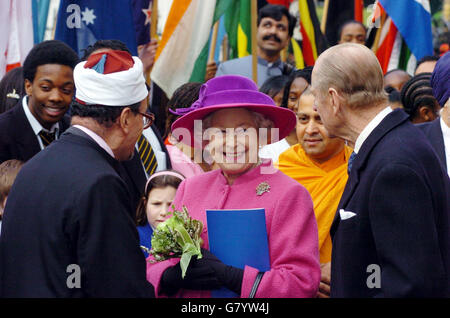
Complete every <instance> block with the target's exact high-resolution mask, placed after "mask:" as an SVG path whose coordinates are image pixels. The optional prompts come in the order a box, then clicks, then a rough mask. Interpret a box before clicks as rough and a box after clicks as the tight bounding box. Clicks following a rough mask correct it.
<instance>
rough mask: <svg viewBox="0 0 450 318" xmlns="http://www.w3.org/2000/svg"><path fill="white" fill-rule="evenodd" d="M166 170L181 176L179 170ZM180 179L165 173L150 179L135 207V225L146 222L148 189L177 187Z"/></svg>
mask: <svg viewBox="0 0 450 318" xmlns="http://www.w3.org/2000/svg"><path fill="white" fill-rule="evenodd" d="M166 171H170V172H176V173H178V174H180V175H181V176H183V175H182V174H181V173H180V172H178V171H175V170H166ZM183 177H184V176H183ZM181 181H183V180H181V179H180V178H178V177H175V176H172V175H167V174H164V175H160V176H157V177H154V178H153V179H151V180H150V182H149V183H148V185H147V191H146V192H145V193H144V195H143V196H142V197H141V199H140V200H139V204H138V207H137V209H136V225H138V226H140V225H145V224H146V223H147V222H148V220H147V213H146V210H147V200H148V195H149V194H150V191H152V190H153V189H161V188H165V187H174V188H175V189H178V186H179V185H180V183H181Z"/></svg>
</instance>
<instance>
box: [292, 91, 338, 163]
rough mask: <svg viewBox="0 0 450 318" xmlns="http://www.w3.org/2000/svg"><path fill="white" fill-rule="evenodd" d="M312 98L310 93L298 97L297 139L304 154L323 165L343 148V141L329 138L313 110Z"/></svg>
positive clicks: (318, 116) (317, 114)
mask: <svg viewBox="0 0 450 318" xmlns="http://www.w3.org/2000/svg"><path fill="white" fill-rule="evenodd" d="M313 105H314V96H313V95H312V94H310V93H306V94H303V95H302V96H301V97H300V100H299V103H298V111H297V118H298V121H297V138H298V141H299V143H300V145H301V146H302V148H303V150H304V151H305V153H306V154H307V155H308V156H309V157H310V158H311V159H312V160H314V161H316V162H318V163H323V162H325V161H327V160H329V159H331V158H332V157H334V156H335V155H336V154H338V153H339V152H340V151H341V150H342V149H343V148H344V141H343V140H342V139H339V138H330V137H329V135H328V132H327V130H326V129H325V127H324V126H323V123H322V120H321V118H320V115H319V113H318V112H317V111H315V110H314V108H313Z"/></svg>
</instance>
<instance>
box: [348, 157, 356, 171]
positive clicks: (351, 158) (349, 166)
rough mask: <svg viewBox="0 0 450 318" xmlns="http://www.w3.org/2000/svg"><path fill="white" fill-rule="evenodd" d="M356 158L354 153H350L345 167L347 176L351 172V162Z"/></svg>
mask: <svg viewBox="0 0 450 318" xmlns="http://www.w3.org/2000/svg"><path fill="white" fill-rule="evenodd" d="M355 158H356V152H354V151H353V152H352V154H351V155H350V158H348V166H347V171H348V174H350V171H351V170H352V165H353V160H355Z"/></svg>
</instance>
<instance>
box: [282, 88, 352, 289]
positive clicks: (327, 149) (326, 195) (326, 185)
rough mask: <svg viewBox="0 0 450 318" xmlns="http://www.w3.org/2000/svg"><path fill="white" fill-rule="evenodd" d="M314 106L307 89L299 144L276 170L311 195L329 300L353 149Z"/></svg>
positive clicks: (300, 110) (300, 117)
mask: <svg viewBox="0 0 450 318" xmlns="http://www.w3.org/2000/svg"><path fill="white" fill-rule="evenodd" d="M313 105H314V96H313V95H312V92H311V91H310V89H309V88H308V89H307V90H306V91H305V92H303V94H302V95H301V96H300V99H299V101H298V110H297V117H298V121H297V138H298V140H299V143H298V144H296V145H294V146H292V147H291V148H289V149H288V150H286V151H285V152H283V153H282V154H281V155H280V157H279V159H278V162H277V163H275V166H276V167H277V168H278V169H279V170H280V171H282V172H283V173H284V174H286V175H288V176H289V177H291V178H293V179H295V180H297V181H298V182H300V183H301V184H302V185H303V186H304V187H305V188H306V189H307V190H308V191H309V193H310V195H311V198H312V200H313V203H314V212H315V215H316V219H317V226H318V230H319V252H320V263H321V265H322V283H321V287H320V288H319V296H327V294H329V276H330V272H329V270H330V261H331V247H332V243H331V236H330V228H331V224H332V223H333V219H334V216H335V214H336V209H337V206H338V203H339V200H340V198H341V196H342V193H343V192H344V187H345V184H346V182H347V178H348V174H347V162H348V159H349V157H350V154H351V153H352V149H351V148H350V147H348V146H346V145H345V142H344V140H342V139H338V138H330V137H329V136H328V132H327V131H326V129H325V127H324V126H323V125H322V121H321V119H320V116H319V114H318V113H317V112H316V111H314V108H313Z"/></svg>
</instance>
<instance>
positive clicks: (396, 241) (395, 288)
mask: <svg viewBox="0 0 450 318" xmlns="http://www.w3.org/2000/svg"><path fill="white" fill-rule="evenodd" d="M449 200H450V183H449V178H448V175H447V172H446V171H444V168H443V166H442V165H441V164H440V162H439V159H438V157H437V156H436V154H435V153H434V151H433V149H432V147H431V145H430V144H429V143H428V142H427V140H426V138H425V136H424V135H423V134H422V133H420V130H419V129H418V128H417V127H414V125H413V124H411V123H410V122H409V121H408V117H407V115H406V114H404V113H403V112H402V111H401V110H395V111H393V112H392V113H390V114H389V115H387V116H386V117H385V118H384V119H383V120H382V122H381V123H380V124H379V125H378V126H377V127H376V128H375V129H374V130H373V131H372V133H371V134H370V135H369V136H368V138H367V139H366V140H365V142H364V143H363V144H362V147H361V149H360V151H359V152H358V155H357V157H356V159H355V160H354V162H353V167H352V170H351V173H350V175H349V179H348V181H347V185H346V187H345V190H344V193H343V195H342V198H341V201H340V202H339V206H338V211H337V213H336V217H335V220H334V222H333V225H332V228H331V235H332V239H333V251H332V262H331V296H332V297H449V296H450V276H449V274H450V273H449V272H450V232H449V230H450V221H449V212H450V201H449ZM341 209H342V212H344V213H342V214H343V215H345V211H346V212H352V213H355V215H353V216H352V217H349V218H343V219H341V216H340V215H341V213H340V211H341ZM347 215H352V214H351V213H350V214H347ZM377 275H378V276H377Z"/></svg>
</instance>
